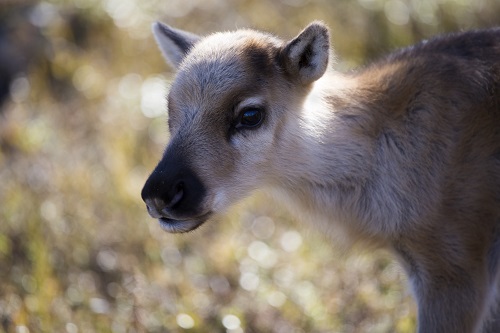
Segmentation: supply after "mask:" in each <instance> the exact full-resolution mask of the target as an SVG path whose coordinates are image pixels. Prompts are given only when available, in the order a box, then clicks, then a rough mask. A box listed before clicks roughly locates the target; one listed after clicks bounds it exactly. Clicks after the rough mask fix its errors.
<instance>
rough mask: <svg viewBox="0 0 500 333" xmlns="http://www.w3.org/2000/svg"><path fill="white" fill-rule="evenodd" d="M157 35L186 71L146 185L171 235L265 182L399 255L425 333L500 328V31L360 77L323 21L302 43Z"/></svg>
mask: <svg viewBox="0 0 500 333" xmlns="http://www.w3.org/2000/svg"><path fill="white" fill-rule="evenodd" d="M153 31H154V34H155V37H156V40H157V42H158V44H159V46H160V49H161V51H162V53H163V55H164V56H165V58H166V59H167V60H168V62H170V63H171V65H173V66H174V67H176V68H177V69H178V73H177V76H176V78H175V81H174V83H173V85H172V88H171V90H170V93H169V96H168V112H169V119H168V125H169V128H170V132H171V134H172V139H171V141H170V143H169V145H168V147H167V149H166V151H165V153H164V156H163V158H162V159H161V161H160V162H159V164H158V166H157V167H156V169H155V170H154V171H153V173H152V174H151V176H150V177H149V179H148V180H147V182H146V184H145V186H144V189H143V191H142V197H143V199H144V201H145V202H146V204H147V208H148V211H149V214H150V215H151V216H152V217H154V218H157V219H158V220H159V221H160V225H161V227H162V228H163V229H165V230H166V231H168V232H174V233H179V232H187V231H190V230H193V229H195V228H197V227H198V226H200V225H201V224H202V223H204V222H205V221H206V220H208V219H209V218H210V217H211V216H213V215H214V214H220V213H221V212H224V210H225V209H226V208H227V207H228V206H230V205H231V204H233V203H234V202H235V201H237V200H240V199H241V198H243V197H245V196H246V195H247V194H248V193H249V192H251V191H252V190H255V189H258V188H264V189H267V190H268V191H269V192H271V193H273V194H274V195H275V196H276V197H277V198H278V199H280V200H282V201H283V202H284V203H285V204H287V205H288V206H289V207H290V209H291V210H293V212H294V213H296V214H297V215H299V216H300V217H301V218H302V219H303V220H305V221H311V222H314V223H316V224H318V226H319V227H320V228H322V229H323V230H324V231H325V232H326V233H327V234H329V235H332V236H333V235H339V234H340V235H341V236H340V238H342V239H349V240H351V241H368V242H371V243H375V244H378V245H380V246H383V247H386V248H388V249H390V250H392V251H393V252H394V253H395V254H396V255H397V257H398V258H399V259H400V261H401V262H402V264H403V265H404V267H405V269H406V271H407V273H408V275H409V279H410V282H411V285H412V288H413V292H414V294H415V297H416V299H417V302H418V332H421V333H438V332H441V333H442V332H452V333H460V332H464V333H465V332H467V333H469V332H492V333H493V332H500V307H499V305H500V297H499V296H498V294H499V292H498V290H497V289H498V287H499V284H500V276H499V275H500V273H499V263H500V262H499V260H500V259H499V258H500V29H499V28H496V29H490V30H484V31H472V32H464V33H458V34H451V35H448V36H444V37H438V38H435V39H431V40H429V41H425V42H421V43H419V44H417V45H414V46H412V47H409V48H406V49H403V50H400V51H397V52H395V53H393V54H390V55H389V56H387V57H385V58H384V59H382V60H380V61H378V62H375V63H373V64H372V65H370V66H367V67H366V68H363V69H361V70H359V71H357V72H353V73H348V74H342V73H338V72H335V71H333V70H331V69H329V68H328V60H329V58H330V45H329V32H328V29H327V28H326V27H325V26H324V25H323V24H322V23H317V22H315V23H312V24H310V25H309V26H308V27H307V28H305V29H304V30H303V31H302V32H301V33H300V34H299V35H298V36H297V37H295V38H294V39H292V40H290V41H282V40H280V39H278V38H276V37H273V36H271V35H268V34H265V33H261V32H257V31H253V30H238V31H235V32H226V33H216V34H213V35H210V36H208V37H204V38H201V37H198V36H196V35H193V34H191V33H188V32H184V31H181V30H177V29H174V28H171V27H169V26H166V25H164V24H162V23H156V24H155V25H154V27H153ZM338 238H339V237H338Z"/></svg>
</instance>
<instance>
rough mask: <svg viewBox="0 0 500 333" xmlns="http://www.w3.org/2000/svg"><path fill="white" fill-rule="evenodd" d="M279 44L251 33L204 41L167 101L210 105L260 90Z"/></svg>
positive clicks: (188, 59)
mask: <svg viewBox="0 0 500 333" xmlns="http://www.w3.org/2000/svg"><path fill="white" fill-rule="evenodd" d="M279 44H280V42H279V41H278V40H277V39H275V38H273V37H271V36H268V35H265V34H262V33H259V32H256V31H252V30H242V31H237V32H228V33H217V34H214V35H211V36H209V37H206V38H205V39H203V40H201V41H200V42H199V43H198V44H197V45H196V46H195V47H194V49H193V50H192V51H191V52H190V53H189V54H188V55H187V57H186V59H185V60H184V61H183V63H182V65H181V67H180V69H179V72H178V73H177V76H176V79H175V81H174V83H173V86H172V89H171V91H170V96H169V101H170V100H174V101H175V103H176V104H185V103H189V104H192V103H206V102H212V103H213V102H214V101H217V100H219V99H221V98H223V97H224V96H227V95H228V94H231V93H232V94H236V93H245V92H246V93H250V91H248V90H249V89H250V90H251V89H257V90H258V89H259V88H262V86H263V85H264V84H265V81H266V79H269V78H270V77H271V76H272V75H273V71H274V67H275V65H274V54H275V53H276V51H277V49H278V46H279ZM179 106H181V105H179Z"/></svg>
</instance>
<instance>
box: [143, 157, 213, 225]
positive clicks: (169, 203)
mask: <svg viewBox="0 0 500 333" xmlns="http://www.w3.org/2000/svg"><path fill="white" fill-rule="evenodd" d="M204 195H205V188H204V186H203V184H202V183H201V181H200V180H199V178H198V177H197V176H196V174H195V173H194V172H193V171H192V170H191V168H189V166H187V165H186V163H183V161H179V160H175V159H168V158H167V156H165V157H164V158H163V159H162V160H161V161H160V163H159V164H158V166H157V167H156V168H155V170H154V171H153V173H152V174H151V176H149V178H148V180H147V181H146V184H145V185H144V188H143V189H142V192H141V196H142V199H143V200H144V202H145V203H146V206H147V208H148V212H149V214H150V215H151V216H152V217H153V218H169V219H182V218H188V217H192V216H196V215H197V214H199V213H200V211H201V204H202V200H203V197H204Z"/></svg>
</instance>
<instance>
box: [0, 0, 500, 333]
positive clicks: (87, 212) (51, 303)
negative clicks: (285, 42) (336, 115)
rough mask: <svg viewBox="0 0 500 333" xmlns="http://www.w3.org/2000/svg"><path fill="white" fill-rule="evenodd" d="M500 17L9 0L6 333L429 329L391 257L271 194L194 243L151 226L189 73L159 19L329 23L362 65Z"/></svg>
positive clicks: (317, 4) (345, 55)
mask: <svg viewBox="0 0 500 333" xmlns="http://www.w3.org/2000/svg"><path fill="white" fill-rule="evenodd" d="M498 13H500V2H499V1H498V0H481V1H465V0H441V1H433V0H357V1H344V0H336V1H321V0H281V1H270V0H269V1H268V0H264V1H262V0H235V1H231V2H228V1H222V0H162V1H160V0H144V1H142V0H105V1H100V0H72V1H70V0H64V1H63V0H49V1H4V2H2V3H1V4H0V221H1V223H0V267H1V268H0V281H1V283H0V332H8V333H10V332H19V333H28V332H31V333H33V332H68V333H77V332H89V333H92V332H116V333H128V332H184V331H189V332H231V333H237V332H238V333H241V332H273V333H285V332H286V333H288V332H345V333H351V332H352V333H355V332H374V333H377V332H402V333H404V332H413V331H414V329H415V305H414V303H413V301H412V300H411V297H410V295H409V291H408V289H407V288H406V281H405V277H404V274H403V271H402V269H401V267H400V266H399V265H398V264H396V263H394V261H393V260H392V259H391V257H390V256H389V255H388V254H387V253H385V252H381V251H369V252H368V253H367V252H363V251H359V252H355V253H353V254H351V255H346V254H344V253H342V252H341V251H338V250H336V249H335V246H333V245H332V244H331V242H330V240H328V239H326V238H325V236H324V235H322V234H321V233H320V232H318V231H315V230H314V229H313V228H312V227H310V226H308V225H307V223H299V222H297V221H295V220H294V217H293V216H290V215H289V214H288V213H286V212H285V211H282V210H280V209H279V208H277V207H276V205H274V204H272V203H270V201H269V200H268V198H265V197H262V196H260V195H256V196H254V197H251V198H249V199H248V200H246V201H245V202H244V203H242V204H240V205H238V206H237V207H235V208H234V209H232V210H231V211H230V212H229V213H228V214H227V215H226V216H224V217H221V218H219V219H218V220H215V221H210V223H208V224H207V225H204V226H203V227H202V228H200V229H199V230H197V231H195V232H193V233H190V234H187V235H169V234H166V233H164V232H162V230H161V228H160V227H159V226H158V225H157V222H156V221H154V220H153V219H151V218H150V217H149V216H148V215H147V212H146V209H145V206H144V204H143V202H142V201H141V198H140V191H141V187H142V185H143V183H144V181H145V180H146V178H147V176H148V174H149V172H151V170H152V169H153V168H154V166H155V165H156V163H157V162H158V160H159V158H160V156H161V154H162V152H163V149H164V145H165V144H166V143H167V142H168V139H169V134H168V128H167V114H166V100H165V94H166V93H167V91H168V89H169V87H170V85H171V82H172V80H173V79H174V70H173V69H172V68H169V67H168V65H167V64H165V63H164V60H163V59H162V57H161V54H160V52H159V51H158V50H157V47H156V44H155V41H154V39H153V38H152V36H151V24H152V23H153V22H154V21H156V20H162V21H165V22H167V23H169V24H171V25H173V26H177V27H179V28H182V29H186V30H190V31H193V32H195V33H197V34H201V35H206V34H209V33H211V32H214V31H219V30H231V29H236V28H240V27H253V28H259V29H263V30H267V31H270V32H271V33H275V34H277V35H280V36H284V37H285V38H291V37H293V36H294V35H295V34H296V33H298V31H300V29H302V28H303V27H304V26H305V25H306V24H307V23H309V22H310V21H312V20H323V21H324V22H326V23H327V24H328V25H329V26H330V28H331V35H332V37H331V39H332V44H333V46H334V49H335V53H336V58H337V61H336V63H335V64H334V67H335V68H336V69H338V70H341V71H347V70H351V69H352V68H354V67H355V66H359V65H363V64H366V63H367V62H369V61H371V60H372V59H374V58H376V57H379V56H381V55H383V54H384V53H387V52H389V51H390V50H392V49H394V48H396V47H399V46H405V45H409V44H411V43H414V42H416V41H418V40H421V39H425V38H429V37H431V36H433V35H434V34H437V33H441V32H447V31H456V30H464V29H471V28H481V27H488V26H494V25H499V24H500V17H499V15H498Z"/></svg>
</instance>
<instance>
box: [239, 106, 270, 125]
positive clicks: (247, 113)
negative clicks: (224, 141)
mask: <svg viewBox="0 0 500 333" xmlns="http://www.w3.org/2000/svg"><path fill="white" fill-rule="evenodd" d="M263 118H264V114H263V112H262V110H261V109H258V108H248V109H245V110H243V111H242V112H241V113H240V117H239V122H238V124H237V125H236V128H242V127H244V128H253V127H257V126H258V125H260V123H261V122H262V119H263Z"/></svg>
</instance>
